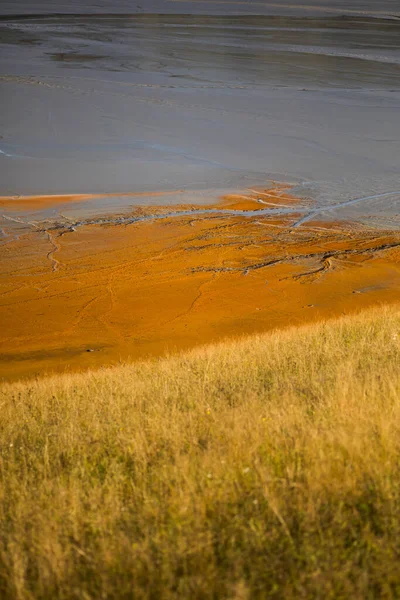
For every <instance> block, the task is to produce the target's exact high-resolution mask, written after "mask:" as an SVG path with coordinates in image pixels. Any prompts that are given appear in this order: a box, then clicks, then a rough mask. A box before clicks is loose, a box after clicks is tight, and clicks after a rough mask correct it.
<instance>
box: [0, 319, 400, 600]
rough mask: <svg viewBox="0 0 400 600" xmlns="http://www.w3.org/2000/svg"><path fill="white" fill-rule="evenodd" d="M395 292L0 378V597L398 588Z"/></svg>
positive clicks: (298, 593) (307, 593) (395, 593)
mask: <svg viewBox="0 0 400 600" xmlns="http://www.w3.org/2000/svg"><path fill="white" fill-rule="evenodd" d="M399 359H400V310H399V309H398V308H393V307H392V308H382V309H379V310H375V311H373V312H368V313H365V314H361V315H359V316H355V317H349V318H345V319H342V320H340V321H336V322H329V323H325V324H321V325H317V326H315V325H314V326H308V327H304V328H300V329H290V330H287V331H283V332H277V333H274V334H272V335H264V336H258V337H252V338H250V339H247V340H242V341H238V342H230V343H224V344H221V345H218V346H210V347H206V348H204V349H200V350H195V351H192V352H190V353H187V354H185V355H181V356H177V357H172V358H170V359H167V360H158V361H153V362H148V363H143V364H135V365H133V366H123V367H120V368H115V369H109V370H106V371H100V372H93V373H89V374H85V375H69V376H68V375H66V376H61V377H52V378H47V379H43V380H38V381H33V382H28V383H21V384H13V385H11V384H7V385H3V386H2V387H1V389H0V403H1V405H0V408H1V423H0V443H1V454H0V486H1V487H0V595H1V596H2V597H3V598H17V599H30V598H35V599H36V598H52V599H53V598H60V599H70V598H76V599H89V598H90V599H100V598H104V599H111V598H116V599H117V598H118V599H125V598H134V599H142V598H143V599H144V598H146V599H150V598H151V599H159V598H161V599H164V598H166V599H172V598H195V599H196V598H215V599H216V598H218V599H219V598H227V599H237V600H239V599H243V600H244V599H246V598H266V597H268V598H269V597H270V598H296V599H297V598H352V599H353V598H355V599H357V598H360V599H361V598H378V597H381V598H396V597H397V598H398V597H399V596H400V569H399V560H400V545H399V540H400V520H399V517H400V461H399V458H400V455H399V450H400V394H399V392H400V376H399V369H398V367H399V364H400V360H399Z"/></svg>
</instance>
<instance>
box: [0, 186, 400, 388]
mask: <svg viewBox="0 0 400 600" xmlns="http://www.w3.org/2000/svg"><path fill="white" fill-rule="evenodd" d="M260 199H262V200H263V202H262V203H260ZM264 203H269V205H270V206H273V205H292V206H293V214H291V215H288V216H287V217H285V218H282V217H280V218H275V219H274V218H266V217H265V216H261V217H258V216H257V215H255V216H252V217H243V216H242V215H235V214H233V215H232V214H224V212H223V211H224V210H226V209H240V210H243V209H248V208H250V209H252V210H254V209H255V208H256V209H257V208H266V206H265V205H264ZM181 208H182V207H179V210H181ZM186 208H187V207H186ZM193 208H194V211H193V213H192V214H190V215H184V216H178V217H177V216H174V217H167V218H165V219H160V220H148V221H143V222H137V223H133V224H130V225H126V224H112V225H83V226H81V227H79V228H75V230H74V229H73V228H71V229H67V228H62V227H61V228H60V227H58V228H56V227H55V226H54V225H53V226H51V225H50V226H49V228H48V229H44V226H38V227H37V228H36V229H34V230H33V231H29V232H25V233H22V234H21V235H20V237H19V238H18V239H14V240H10V241H8V243H5V244H4V245H3V246H2V247H1V275H0V284H1V288H0V294H1V295H0V305H1V308H0V310H1V331H0V336H1V338H0V344H1V349H0V353H1V359H2V360H1V366H0V377H2V378H5V379H15V378H18V377H22V376H28V375H33V374H36V373H43V372H49V371H63V370H68V369H73V370H77V369H84V368H88V367H99V366H101V365H109V364H113V363H116V362H118V361H119V360H123V361H125V360H128V359H138V358H144V357H147V356H154V355H160V354H163V353H165V352H168V351H175V350H177V349H183V348H188V347H191V346H194V345H197V344H203V343H208V342H211V341H216V340H218V339H221V338H224V337H226V336H238V335H242V334H252V333H255V332H263V331H267V330H271V329H273V328H277V327H285V326H287V325H293V324H300V323H305V322H309V321H314V320H318V319H322V318H327V317H332V316H335V315H340V314H343V313H349V312H352V311H356V310H359V309H362V308H364V307H368V306H371V305H373V304H377V303H387V302H396V301H398V300H399V299H400V235H399V234H398V233H397V232H393V231H382V230H372V229H371V230H367V229H365V228H363V227H361V226H355V225H350V224H346V223H341V224H340V223H322V222H319V223H316V222H314V223H312V222H308V223H307V225H304V226H302V227H299V228H297V229H293V228H291V225H292V224H293V222H294V221H295V220H296V218H295V210H296V206H295V199H293V198H291V197H290V195H288V193H287V192H286V191H285V189H284V188H282V187H281V188H278V189H275V190H263V191H258V192H257V193H256V194H250V195H249V196H242V195H237V196H230V197H227V198H225V199H224V201H223V202H222V204H221V205H220V207H219V208H220V209H221V212H220V213H213V214H206V215H205V214H201V213H198V214H196V212H197V211H198V209H199V208H200V207H193ZM170 210H171V208H170V207H169V208H168V211H170ZM166 211H167V209H166V208H162V207H158V208H157V209H156V208H154V207H153V208H152V209H149V208H142V209H141V210H139V209H138V210H137V214H140V215H146V214H147V213H149V214H150V213H151V214H155V213H158V214H160V213H162V212H166Z"/></svg>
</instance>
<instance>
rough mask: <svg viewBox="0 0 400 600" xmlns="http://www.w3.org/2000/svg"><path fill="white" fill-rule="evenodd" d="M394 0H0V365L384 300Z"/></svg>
mask: <svg viewBox="0 0 400 600" xmlns="http://www.w3.org/2000/svg"><path fill="white" fill-rule="evenodd" d="M397 4H398V3H397V2H391V1H390V0H386V1H383V2H379V3H377V2H372V1H364V2H342V1H341V0H336V1H333V2H326V1H324V2H318V3H316V2H310V3H304V4H303V3H301V2H292V3H289V2H287V3H285V2H275V3H274V2H268V1H266V2H240V1H236V2H229V1H228V0H226V1H221V2H214V1H211V0H207V1H206V0H204V1H201V2H200V1H198V2H197V1H193V2H189V1H186V0H185V1H183V2H181V1H180V0H151V1H150V0H149V2H147V3H146V2H143V3H142V4H139V5H137V6H136V5H135V6H132V3H130V2H124V1H123V0H118V1H115V2H113V3H110V2H108V3H107V2H103V1H99V2H97V3H96V5H95V3H91V2H89V3H86V4H85V6H86V8H87V10H85V11H83V10H82V3H78V2H69V3H66V2H62V1H56V2H51V3H50V2H46V1H45V0H43V1H42V2H38V3H35V7H36V9H35V11H32V10H31V7H32V3H29V2H24V1H22V0H21V1H20V2H4V3H2V7H1V9H0V237H1V248H0V255H1V267H0V269H1V275H0V286H1V288H0V294H1V295H0V305H1V306H0V308H1V313H0V325H1V329H0V336H1V340H0V343H1V348H0V352H1V355H2V362H1V367H0V369H1V373H0V375H1V377H4V378H14V377H18V376H24V375H32V374H34V373H38V372H43V371H44V370H53V369H56V370H64V369H66V368H74V369H79V368H85V367H88V366H99V365H104V364H110V363H112V362H115V361H118V360H120V359H122V360H125V359H127V358H129V357H130V358H138V357H145V356H148V355H154V354H160V353H163V352H165V351H173V350H175V349H179V348H185V347H189V346H191V345H194V344H197V343H204V342H208V341H210V340H217V339H220V338H221V337H224V336H227V335H237V334H242V333H251V332H254V331H265V330H267V329H270V328H273V327H277V326H284V325H288V324H297V323H301V322H304V321H308V320H313V319H317V318H321V317H327V316H331V315H335V314H342V313H343V312H347V311H351V310H356V309H359V308H361V307H363V306H366V305H369V304H373V303H379V302H387V301H396V300H398V299H399V262H398V258H399V250H398V242H399V224H400V219H399V213H400V211H399V198H400V177H399V156H400V118H399V117H400V12H399V9H398V6H397ZM110 7H111V8H110ZM83 12H85V13H86V14H82V13H83ZM33 13H35V14H33ZM55 13H59V14H55ZM65 13H69V14H65ZM279 182H285V184H283V183H279Z"/></svg>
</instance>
